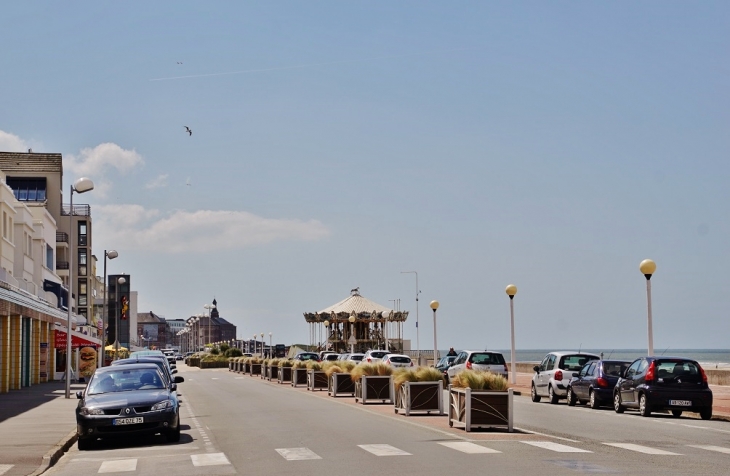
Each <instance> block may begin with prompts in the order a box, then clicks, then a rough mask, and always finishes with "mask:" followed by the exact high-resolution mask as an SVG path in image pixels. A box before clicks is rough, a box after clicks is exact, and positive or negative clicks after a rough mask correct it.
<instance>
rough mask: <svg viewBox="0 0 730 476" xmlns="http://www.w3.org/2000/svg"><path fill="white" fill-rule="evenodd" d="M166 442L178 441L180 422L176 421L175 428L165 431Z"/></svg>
mask: <svg viewBox="0 0 730 476" xmlns="http://www.w3.org/2000/svg"><path fill="white" fill-rule="evenodd" d="M165 438H167V442H168V443H177V442H178V441H180V422H179V421H178V424H177V428H175V429H173V430H170V431H168V432H167V433H165Z"/></svg>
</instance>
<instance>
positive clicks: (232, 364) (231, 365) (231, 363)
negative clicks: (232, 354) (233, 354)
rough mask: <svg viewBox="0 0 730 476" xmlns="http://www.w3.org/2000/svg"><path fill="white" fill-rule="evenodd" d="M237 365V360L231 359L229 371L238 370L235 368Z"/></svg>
mask: <svg viewBox="0 0 730 476" xmlns="http://www.w3.org/2000/svg"><path fill="white" fill-rule="evenodd" d="M235 365H236V363H235V362H231V361H230V360H229V361H228V371H229V372H233V371H234V370H236V369H235Z"/></svg>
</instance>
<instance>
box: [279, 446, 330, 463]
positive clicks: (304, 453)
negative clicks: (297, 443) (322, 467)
mask: <svg viewBox="0 0 730 476" xmlns="http://www.w3.org/2000/svg"><path fill="white" fill-rule="evenodd" d="M276 452H277V453H279V454H280V455H281V456H282V457H283V458H284V459H285V460H287V461H301V460H307V459H322V457H321V456H319V455H318V454H317V453H315V452H314V451H312V450H310V449H309V448H277V449H276Z"/></svg>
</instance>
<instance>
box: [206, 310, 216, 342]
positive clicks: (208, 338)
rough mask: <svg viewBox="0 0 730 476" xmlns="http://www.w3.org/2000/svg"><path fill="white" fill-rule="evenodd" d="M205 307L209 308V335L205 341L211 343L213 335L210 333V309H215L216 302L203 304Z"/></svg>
mask: <svg viewBox="0 0 730 476" xmlns="http://www.w3.org/2000/svg"><path fill="white" fill-rule="evenodd" d="M203 308H205V309H207V310H208V335H207V336H206V339H205V343H206V344H210V341H211V335H210V310H211V309H215V304H206V305H204V306H203Z"/></svg>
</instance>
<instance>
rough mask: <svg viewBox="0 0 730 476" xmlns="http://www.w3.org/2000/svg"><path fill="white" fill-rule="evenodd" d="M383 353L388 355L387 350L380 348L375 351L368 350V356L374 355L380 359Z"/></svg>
mask: <svg viewBox="0 0 730 476" xmlns="http://www.w3.org/2000/svg"><path fill="white" fill-rule="evenodd" d="M384 355H388V352H386V351H384V350H381V351H377V352H370V357H375V358H376V359H382V358H383V356H384Z"/></svg>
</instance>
